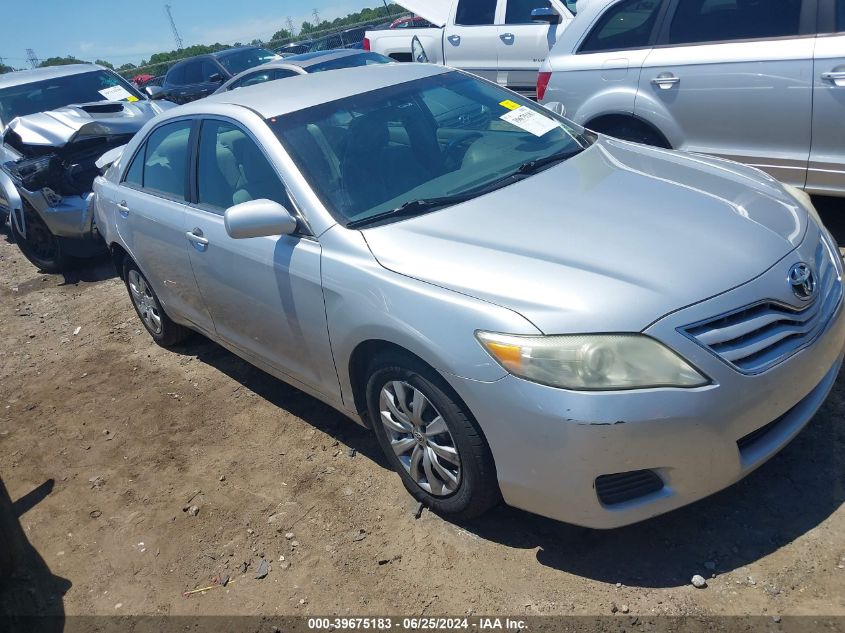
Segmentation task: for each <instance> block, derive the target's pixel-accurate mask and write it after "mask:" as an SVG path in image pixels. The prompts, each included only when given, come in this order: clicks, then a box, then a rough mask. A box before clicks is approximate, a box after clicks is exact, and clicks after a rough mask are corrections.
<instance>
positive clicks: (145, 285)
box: [95, 64, 845, 528]
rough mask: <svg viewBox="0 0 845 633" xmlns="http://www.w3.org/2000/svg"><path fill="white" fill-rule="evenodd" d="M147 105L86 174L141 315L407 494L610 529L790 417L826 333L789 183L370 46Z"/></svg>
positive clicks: (688, 488)
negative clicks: (282, 401)
mask: <svg viewBox="0 0 845 633" xmlns="http://www.w3.org/2000/svg"><path fill="white" fill-rule="evenodd" d="M284 83H285V88H284V94H285V98H279V95H280V91H281V87H280V85H279V83H272V82H271V83H266V84H263V85H259V86H252V87H249V88H243V89H241V90H236V91H231V92H227V93H225V94H221V95H217V96H214V97H211V98H208V99H204V100H202V101H198V102H196V103H193V104H190V105H187V106H183V107H180V108H176V109H173V110H171V111H169V112H167V113H165V114H163V115H161V116H159V117H158V118H157V119H156V120H155V121H153V122H151V123H149V124H148V125H147V126H146V127H145V128H144V129H143V130H142V131H141V132H140V133H139V134H138V135H137V136H136V137H135V139H134V140H133V141H132V142H131V143H130V144H129V145H128V146H127V147H126V149H125V151H124V152H123V154H122V156H121V157H120V158H118V159H117V160H116V162H114V163H113V164H112V166H111V167H109V168H108V171H107V172H106V173H105V175H104V176H103V177H101V178H99V179H98V180H97V182H96V184H95V191H96V198H95V208H96V214H97V225H98V227H100V231H101V232H102V234H103V236H104V238H105V240H106V243H107V244H108V245H109V247H110V249H111V252H112V254H113V256H114V259H115V262H116V264H117V266H118V269H119V271H120V273H121V275H122V276H123V279H124V280H125V282H126V285H127V288H128V291H129V296H130V298H131V300H132V303H133V305H134V307H135V309H136V311H137V312H138V315H139V316H140V318H141V320H142V321H143V323H144V326H145V327H146V329H147V330H148V331H149V333H150V335H151V336H152V337H153V338H154V339H155V340H156V341H157V342H158V343H160V344H162V345H174V344H176V343H179V342H180V341H182V340H183V339H184V338H185V337H186V335H187V334H188V333H189V332H190V331H191V330H196V331H199V332H202V333H204V334H205V335H206V336H208V337H210V338H212V339H214V340H216V341H218V342H219V343H220V344H222V345H224V346H225V347H227V348H229V349H230V350H232V351H233V352H235V353H236V354H238V355H240V356H242V357H243V358H245V359H247V360H248V361H249V362H251V363H253V364H255V365H257V366H258V367H260V368H262V369H264V370H266V371H268V372H270V373H272V374H274V375H275V376H278V377H279V378H281V379H282V380H285V381H287V382H289V383H291V384H293V385H295V386H297V387H299V388H301V389H303V390H304V391H306V392H308V393H310V394H312V395H314V396H315V397H317V398H319V399H320V400H323V401H325V402H327V403H328V404H330V405H331V406H333V407H335V408H336V409H337V410H339V411H341V412H343V413H344V414H346V415H347V416H348V417H349V418H351V419H352V420H355V421H356V422H358V423H360V424H363V425H365V426H367V427H370V428H372V429H373V430H374V431H375V433H376V435H377V437H378V440H379V442H380V444H381V446H382V448H383V449H384V452H385V454H386V455H387V458H388V460H389V461H390V463H391V464H392V465H393V466H394V468H395V469H396V471H397V472H398V473H399V475H400V477H401V479H402V482H403V483H404V484H405V486H406V487H407V489H408V490H409V491H410V492H411V494H412V495H414V496H415V497H416V498H417V499H419V500H420V501H422V502H423V503H425V504H427V505H428V506H429V507H431V508H432V509H434V510H435V511H438V512H441V513H444V514H448V515H452V516H456V517H461V518H466V517H471V516H475V515H478V514H480V513H482V512H483V511H485V510H487V509H488V508H490V507H491V506H492V505H494V504H496V503H497V502H499V500H501V499H503V500H504V501H505V502H506V503H508V504H511V505H513V506H516V507H519V508H524V509H526V510H530V511H532V512H536V513H538V514H542V515H546V516H549V517H553V518H555V519H559V520H563V521H568V522H571V523H576V524H580V525H585V526H591V527H597V528H611V527H616V526H621V525H625V524H628V523H632V522H635V521H640V520H643V519H646V518H649V517H652V516H654V515H657V514H660V513H663V512H666V511H669V510H672V509H674V508H678V507H679V506H682V505H684V504H687V503H690V502H692V501H695V500H697V499H701V498H702V497H705V496H707V495H709V494H711V493H713V492H716V491H717V490H720V489H721V488H724V487H726V486H728V485H730V484H732V483H733V482H735V481H737V480H739V479H740V478H742V477H744V476H745V475H747V474H748V473H749V472H751V471H752V470H754V469H755V468H757V467H758V466H760V464H762V463H763V462H765V461H766V460H767V459H769V458H770V457H772V456H773V455H774V454H775V453H776V452H777V451H779V450H780V449H781V448H782V447H783V446H784V445H786V444H787V443H788V442H789V441H790V440H791V439H792V438H793V437H794V436H795V435H796V434H797V433H798V432H799V431H800V430H801V428H802V427H803V426H804V425H805V424H807V422H808V421H809V420H810V419H811V417H812V416H813V414H814V413H815V411H816V410H817V409H818V407H819V406H820V405H821V403H822V402H823V401H824V399H825V398H826V396H827V394H828V392H829V390H830V388H831V386H832V384H833V382H834V380H835V378H836V375H837V373H838V371H839V368H840V365H841V363H842V358H843V346H845V317H843V309H842V261H841V259H840V257H839V254H838V249H837V248H836V245H835V244H834V242H833V240H832V239H831V236H830V235H829V234H828V232H827V231H826V230H825V228H824V227H823V226H822V224H821V222H820V220H819V218H818V216H817V214H816V213H815V210H814V209H813V207H812V204H811V203H810V201H809V198H807V197H806V196H805V195H804V194H802V193H800V192H798V191H796V190H792V189H787V188H785V187H784V186H782V185H781V184H779V183H778V182H777V181H775V180H774V179H773V178H771V177H769V176H767V175H765V174H763V173H761V172H759V171H757V170H755V169H752V168H749V167H743V166H741V165H738V164H735V163H731V162H728V161H725V160H719V159H713V158H705V157H701V156H692V155H685V154H680V153H676V152H672V151H666V150H659V149H654V148H648V147H645V146H641V145H635V144H632V143H627V142H624V141H618V140H613V139H610V138H605V137H602V136H597V135H595V134H593V133H591V132H587V131H585V130H584V129H583V128H580V127H579V126H577V125H575V124H573V123H571V122H569V121H567V120H566V119H564V118H562V117H559V116H558V115H556V114H554V113H552V112H550V111H548V110H545V109H544V108H542V107H540V106H538V105H537V104H535V103H533V102H531V101H528V100H525V99H522V98H521V97H519V96H517V95H515V94H513V93H511V92H508V91H506V90H504V89H502V88H499V87H497V86H496V85H494V84H491V83H488V82H486V81H483V80H480V79H477V78H475V77H473V76H471V75H467V74H464V73H462V72H458V71H453V70H449V69H445V68H442V67H435V66H428V65H421V64H413V65H412V64H407V65H394V64H385V65H378V66H371V67H368V68H356V69H349V70H341V71H337V72H334V73H320V74H316V75H304V76H301V77H294V78H291V79H289V80H286V81H285V82H284Z"/></svg>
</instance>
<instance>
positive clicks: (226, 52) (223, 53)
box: [209, 46, 261, 58]
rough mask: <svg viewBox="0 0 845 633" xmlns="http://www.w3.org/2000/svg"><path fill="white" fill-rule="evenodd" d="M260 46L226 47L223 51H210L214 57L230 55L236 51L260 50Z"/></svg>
mask: <svg viewBox="0 0 845 633" xmlns="http://www.w3.org/2000/svg"><path fill="white" fill-rule="evenodd" d="M260 49H261V47H260V46H238V47H237V48H226V49H223V50H222V51H215V52H214V53H209V54H210V55H211V56H212V57H217V58H220V57H228V56H229V55H233V54H235V53H240V52H241V51H255V50H260Z"/></svg>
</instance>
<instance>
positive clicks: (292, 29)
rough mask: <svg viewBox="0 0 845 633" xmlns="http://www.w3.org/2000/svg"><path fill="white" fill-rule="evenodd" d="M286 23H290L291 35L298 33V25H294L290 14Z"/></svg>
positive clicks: (289, 30)
mask: <svg viewBox="0 0 845 633" xmlns="http://www.w3.org/2000/svg"><path fill="white" fill-rule="evenodd" d="M285 23H286V24H287V25H288V32H289V33H290V34H291V35H296V27H295V26H294V25H293V18H292V17H290V16H288V19H287V20H285Z"/></svg>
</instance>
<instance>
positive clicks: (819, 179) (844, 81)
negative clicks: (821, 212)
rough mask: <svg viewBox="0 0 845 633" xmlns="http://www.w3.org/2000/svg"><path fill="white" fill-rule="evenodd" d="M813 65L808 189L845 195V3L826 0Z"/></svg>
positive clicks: (840, 0)
mask: <svg viewBox="0 0 845 633" xmlns="http://www.w3.org/2000/svg"><path fill="white" fill-rule="evenodd" d="M823 3H824V4H823V5H822V7H821V8H822V12H821V13H820V18H821V20H822V21H823V24H821V25H820V26H821V27H822V29H823V30H824V31H825V33H823V34H821V35H819V37H818V39H817V40H816V52H815V59H814V66H813V143H812V149H811V151H810V165H809V170H808V172H807V189H808V190H809V191H811V192H815V193H827V194H835V195H843V194H845V0H823Z"/></svg>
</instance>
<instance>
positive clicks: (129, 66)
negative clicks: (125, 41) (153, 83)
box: [117, 64, 137, 73]
mask: <svg viewBox="0 0 845 633" xmlns="http://www.w3.org/2000/svg"><path fill="white" fill-rule="evenodd" d="M136 68H137V66H136V65H135V64H123V66H120V67H119V68H118V69H117V72H119V73H122V72H130V71H132V70H135V69H136Z"/></svg>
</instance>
